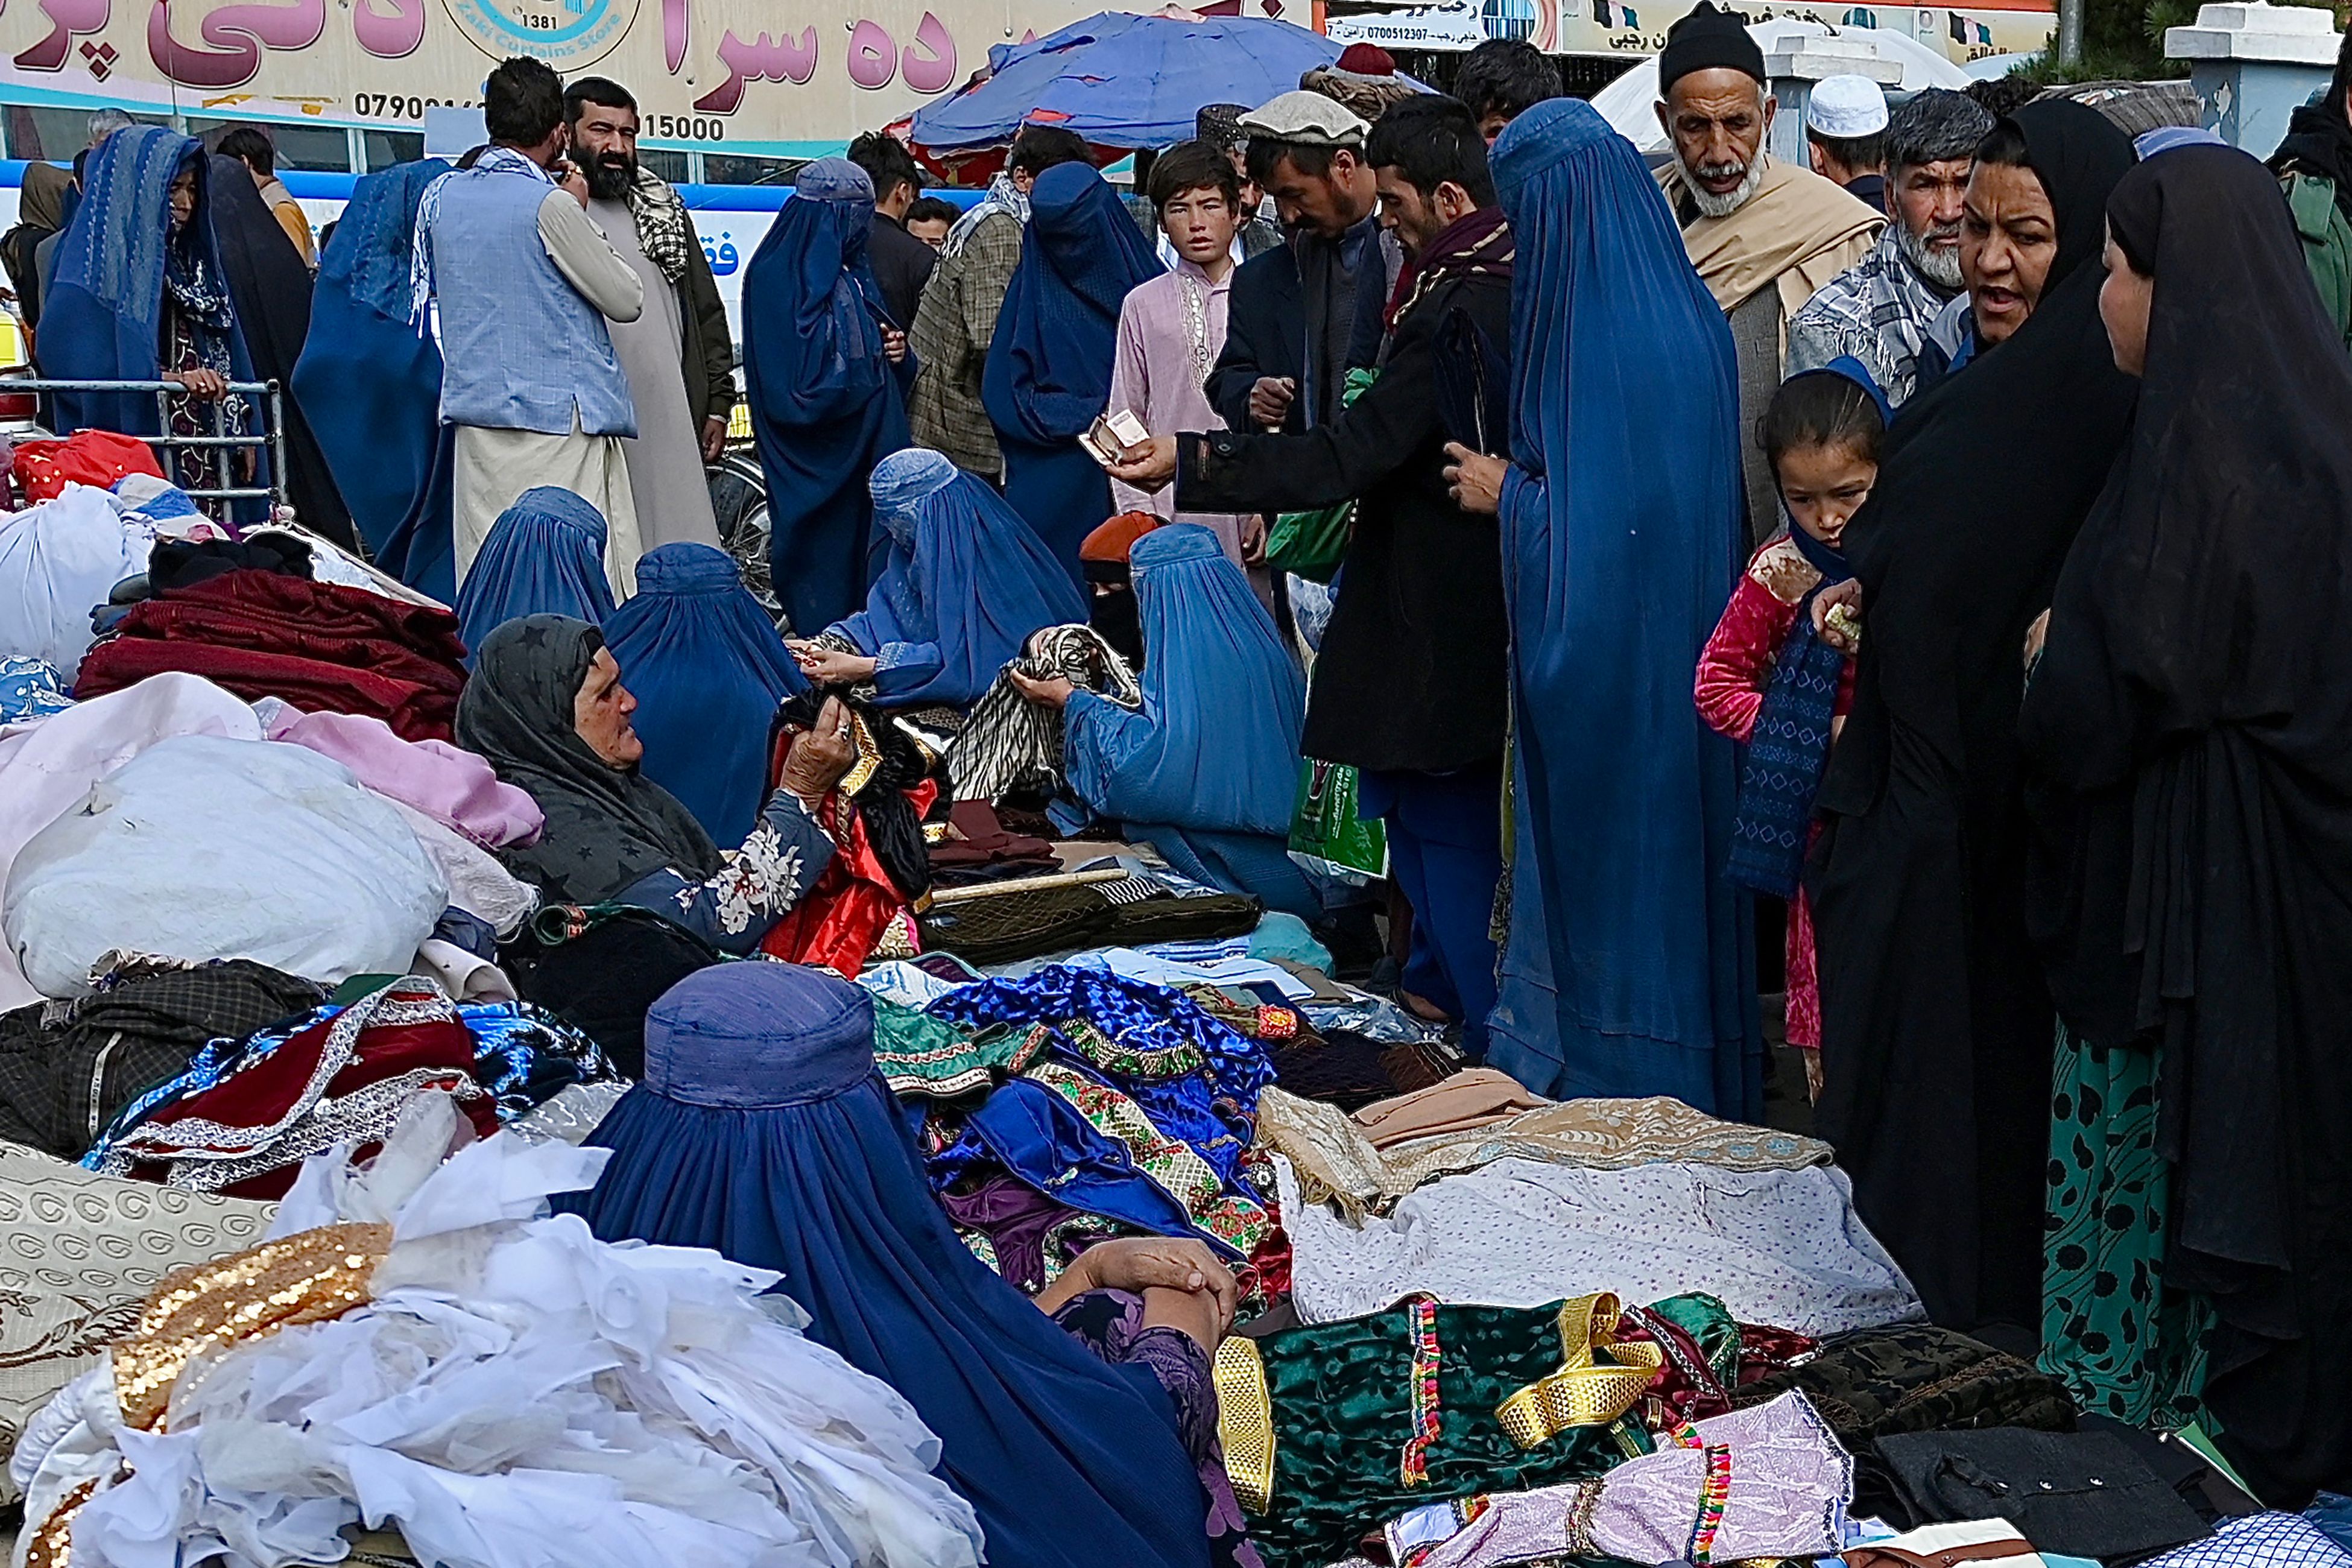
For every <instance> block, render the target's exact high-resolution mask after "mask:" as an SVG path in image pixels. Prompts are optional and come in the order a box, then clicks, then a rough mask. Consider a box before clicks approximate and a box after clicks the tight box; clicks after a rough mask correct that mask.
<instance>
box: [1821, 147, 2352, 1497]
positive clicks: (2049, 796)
mask: <svg viewBox="0 0 2352 1568" xmlns="http://www.w3.org/2000/svg"><path fill="white" fill-rule="evenodd" d="M2028 112H2031V111H2030V110H2029V111H2028ZM2021 118H2022V117H2021ZM2106 217H2107V245H2106V271H2105V283H2104V287H2103V288H2102V289H2101V290H2100V292H2099V296H2098V305H2099V309H2100V311H2101V314H2102V315H2103V316H2104V317H2105V327H2106V332H2105V337H2106V340H2107V342H2108V343H2110V344H2111V345H2112V350H2113V354H2114V363H2115V365H2116V368H2117V369H2118V370H2119V371H2121V372H2122V373H2123V374H2126V375H2130V376H2137V378H2138V380H2139V401H2138V407H2137V413H2136V414H2135V415H2134V416H2133V418H2132V423H2131V426H2130V430H2129V434H2128V437H2127V438H2126V441H2125V443H2124V446H2123V452H2122V457H2121V459H2120V461H2118V462H2117V464H2116V468H2115V470H2114V472H2113V473H2112V474H2111V475H2110V476H2109V477H2108V479H2107V481H2106V487H2105V489H2104V491H2102V492H2101V493H2100V495H2099V497H2098V500H2097V503H2096V504H2095V506H2094V507H2093V508H2092V509H2091V512H2090V515H2089V517H2088V518H2087V519H2086V520H2085V521H2084V523H2083V525H2082V531H2081V532H2080V534H2079V535H2078V536H2077V537H2076V538H2075V540H2074V548H2073V550H2072V551H2071V552H2069V553H2068V554H2067V556H2066V560H2065V568H2064V570H2063V573H2061V574H2060V575H2059V578H2058V583H2057V590H2056V595H2055V598H2054V601H2053V604H2052V606H2051V608H2050V610H2049V612H2048V615H2047V620H2046V626H2047V637H2046V640H2042V639H2041V638H2040V637H2036V636H2031V635H2030V637H2029V640H2028V644H2027V647H2026V650H2025V651H2026V653H2027V656H2028V658H2029V660H2030V661H2032V674H2031V678H2030V685H2029V686H2028V689H2027V691H2026V695H2025V701H2024V706H2023V709H2022V710H2021V714H2020V717H2019V731H2020V736H2021V742H2022V744H2023V748H2024V753H2025V764H2026V767H2027V768H2028V770H2029V781H2030V782H2029V795H2028V800H2029V804H2030V805H2031V806H2032V811H2033V817H2034V822H2035V826H2037V828H2038V829H2039V830H2040V831H2039V833H2038V835H2037V838H2036V843H2035V850H2036V855H2035V858H2034V862H2033V871H2034V879H2033V881H2032V885H2031V890H2032V904H2031V906H2030V909H2029V916H2030V918H2031V920H2032V923H2033V927H2034V936H2035V939H2036V942H2037V943H2038V945H2039V946H2040V947H2041V949H2042V953H2043V955H2044V957H2045V958H2046V959H2047V961H2048V963H2049V966H2050V968H2049V973H2050V979H2051V985H2052V989H2053V993H2054V994H2055V996H2056V1000H2057V1006H2058V1013H2059V1016H2060V1019H2061V1020H2062V1023H2061V1027H2060V1031H2059V1038H2058V1071H2057V1074H2056V1079H2055V1086H2056V1112H2057V1114H2056V1118H2055V1121H2054V1124H2053V1128H2052V1131H2051V1138H2050V1144H2049V1151H2048V1152H2049V1155H2050V1172H2051V1179H2052V1181H2053V1187H2052V1190H2051V1221H2050V1224H2051V1229H2050V1232H2049V1247H2048V1257H2047V1259H2046V1264H2045V1267H2046V1270H2047V1272H2046V1273H2045V1275H2044V1279H2045V1294H2044V1297H2043V1301H2042V1310H2043V1317H2042V1332H2043V1345H2044V1350H2043V1352H2042V1357H2043V1364H2044V1365H2045V1366H2048V1367H2050V1368H2052V1369H2053V1370H2054V1371H2057V1372H2060V1373H2063V1375H2064V1376H2065V1378H2066V1379H2067V1382H2068V1383H2069V1384H2070V1385H2071V1386H2072V1387H2073V1389H2074V1393H2075V1394H2076V1396H2077V1398H2078V1399H2079V1400H2080V1401H2081V1403H2082V1405H2083V1407H2084V1409H2085V1410H2088V1411H2096V1412H2097V1413H2099V1414H2102V1415H2113V1416H2115V1417H2116V1418H2118V1419H2121V1420H2124V1421H2126V1422H2128V1423H2130V1424H2132V1425H2135V1426H2145V1425H2148V1424H2151V1423H2154V1424H2158V1425H2166V1426H2170V1425H2177V1424H2179V1422H2180V1421H2181V1420H2182V1419H2184V1418H2186V1417H2187V1416H2189V1415H2193V1414H2195V1411H2196V1404H2197V1397H2198V1394H2199V1393H2200V1382H2201V1385H2202V1387H2201V1392H2202V1400H2203V1404H2204V1405H2205V1407H2206V1408H2207V1409H2208V1410H2210V1413H2211V1416H2212V1418H2213V1425H2214V1426H2216V1427H2217V1428H2218V1430H2219V1432H2220V1434H2221V1445H2222V1447H2223V1448H2224V1450H2225V1451H2226V1453H2227V1454H2228V1456H2229V1458H2231V1461H2232V1462H2233V1463H2234V1464H2235V1465H2236V1467H2237V1468H2238V1470H2239V1472H2240V1473H2241V1474H2242V1475H2243V1476H2244V1477H2245V1478H2246V1479H2247V1480H2248V1481H2249V1482H2250V1483H2251V1484H2252V1487H2253V1489H2254V1490H2255V1491H2256V1492H2257V1493H2258V1494H2260V1495H2261V1496H2262V1497H2263V1499H2264V1500H2267V1501H2270V1502H2272V1503H2273V1504H2276V1505H2280V1506H2285V1507H2297V1506H2300V1505H2301V1502H2302V1501H2303V1500H2305V1499H2306V1498H2308V1497H2309V1496H2310V1494H2311V1492H2312V1489H2314V1488H2315V1487H2321V1486H2333V1485H2335V1484H2336V1483H2337V1482H2338V1481H2340V1479H2342V1478H2343V1477H2344V1476H2345V1475H2346V1474H2347V1471H2352V1337H2347V1334H2346V1332H2345V1327H2346V1314H2347V1310H2348V1309H2347V1304H2352V1205H2347V1203H2346V1201H2345V1194H2346V1193H2347V1190H2352V1141H2347V1135H2346V1128H2347V1126H2352V966H2347V963H2346V954H2347V952H2352V901H2347V889H2352V805H2347V803H2352V742H2347V736H2352V647H2347V643H2346V641H2345V633H2344V626H2345V624H2346V619H2347V614H2352V605H2347V592H2352V453H2347V449H2346V447H2345V443H2344V435H2345V432H2346V431H2347V429H2352V363H2347V360H2346V358H2345V355H2344V351H2343V345H2342V342H2340V340H2339V339H2338V338H2337V337H2336V333H2335V331H2334V329H2333V327H2332V324H2331V323H2330V321H2328V319H2327V315H2326V310H2325V309H2324V308H2323V307H2322V305H2321V303H2320V300H2319V298H2318V296H2317V295H2316V293H2315V291H2314V290H2313V289H2312V288H2311V286H2310V282H2309V279H2308V276H2307V274H2306V270H2305V264H2304V260H2303V257H2302V253H2301V249H2300V242H2299V241H2298V239H2297V237H2296V234H2295V230H2294V223H2293V220H2292V218H2291V216H2290V215H2289V214H2288V212H2287V211H2286V209H2285V208H2284V205H2282V204H2281V203H2280V201H2279V198H2278V187H2277V184H2276V183H2275V181H2274V180H2273V177H2272V176H2271V175H2270V174H2268V173H2267V172H2265V171H2264V170H2263V168H2262V166H2261V165H2259V164H2257V163H2255V162H2254V161H2253V160H2252V159H2251V158H2249V157H2247V156H2245V155H2244V154H2243V153H2239V152H2237V151H2235V150H2233V149H2230V148H2223V147H2208V146H2194V147H2183V148H2178V149H2175V150H2173V151H2170V152H2165V153H2158V154H2157V155H2156V156H2154V157H2152V158H2150V159H2149V160H2148V161H2147V163H2143V164H2141V165H2139V166H2138V167H2137V168H2136V169H2134V170H2133V171H2132V172H2131V173H2130V174H2127V175H2126V176H2125V177H2124V179H2123V180H2122V182H2121V183H2120V184H2117V185H2116V188H2115V194H2114V195H2112V196H2110V197H2109V198H2108V200H2107V202H2106ZM2084 272H2085V273H2086V274H2091V275H2092V276H2094V277H2095V276H2096V269H2095V268H2091V267H2087V266H2086V267H2085V268H2084ZM2004 352H2006V351H2004ZM1998 363H2000V356H1999V355H1995V356H1993V357H1992V358H1991V359H1989V360H1988V361H1987V362H1986V369H1987V370H1988V371H1990V369H1991V368H1992V367H1993V366H1994V365H1996V364H1998ZM1969 374H1978V373H1975V372H1971V373H1969ZM1964 380H1965V378H1964ZM1872 615H1873V616H1874V617H1875V616H1876V611H1875V609H1874V610H1873V611H1872ZM2041 631H2042V624H2041V623H2037V624H2036V626H2034V628H2033V632H2034V633H2035V634H2038V633H2040V632H2041ZM1871 635H1875V633H1874V632H1873V633H1872V634H1871ZM2036 642H2039V644H2040V647H2039V651H2038V655H2037V653H2036V649H2035V647H2034V644H2035V643H2036ZM2008 651H2009V653H2010V654H2011V657H2015V655H2016V652H2017V650H2016V649H2014V648H2011V649H2010V650H2008ZM1865 657H1867V656H1866V655H1865ZM2103 1276H2105V1277H2111V1279H2112V1281H2113V1283H2102V1277H2103ZM2208 1324H2210V1328H2208V1327H2207V1325H2208ZM2208 1367H2210V1373H2207V1370H2206V1369H2207V1368H2208Z"/></svg>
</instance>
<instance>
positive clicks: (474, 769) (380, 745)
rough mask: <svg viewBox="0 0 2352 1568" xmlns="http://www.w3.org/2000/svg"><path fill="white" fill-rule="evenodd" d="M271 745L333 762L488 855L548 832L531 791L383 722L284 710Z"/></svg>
mask: <svg viewBox="0 0 2352 1568" xmlns="http://www.w3.org/2000/svg"><path fill="white" fill-rule="evenodd" d="M268 733H269V739H271V740H273V741H286V742H291V743H293V744H294V745H297V746H302V747H305V748H307V749H309V750H310V751H313V752H319V753H320V754H321V755H323V756H329V757H332V758H333V759H334V760H335V761H337V762H339V763H342V764H343V766H345V767H347V768H349V769H351V770H352V773H356V774H358V775H359V780H360V783H362V784H365V785H367V787H368V788H370V789H372V790H373V791H375V792H376V794H378V795H384V796H387V797H389V798H390V799H393V800H396V801H399V802H400V803H401V804H402V805H408V806H413V807H415V809H416V810H418V811H421V812H423V813H424V814H425V816H429V817H431V818H433V819H434V820H435V821H436V822H439V823H441V824H442V825H444V826H446V827H448V828H450V829H451V830H453V831H454V832H457V833H460V834H463V835H464V836H465V837H467V838H470V839H472V840H473V841H474V842H475V843H477V844H478V845H480V846H481V847H484V848H485V849H497V848H500V847H504V846H507V845H509V844H530V843H533V842H535V841H536V840H537V839H538V837H539V830H540V829H541V827H543V826H546V818H545V817H544V816H541V814H540V809H539V803H538V802H537V801H535V800H533V799H531V798H530V793H529V792H528V791H526V790H520V789H517V788H516V787H515V786H514V785H512V784H500V783H499V775H498V774H497V773H495V772H493V771H492V770H491V768H490V764H489V763H486V762H484V761H483V760H482V759H481V758H480V757H478V756H476V755H475V754H474V753H473V752H467V751H461V750H459V749H458V748H457V747H456V746H452V745H450V744H448V743H447V742H443V741H404V740H402V739H401V738H400V737H399V736H398V735H396V734H394V733H393V731H392V726H390V725H389V724H386V723H385V722H384V721H383V720H381V719H370V718H365V717H362V716H360V715H357V714H351V713H298V712H296V711H295V710H292V709H290V708H289V709H287V710H283V711H282V712H281V713H280V714H279V715H278V718H277V719H276V720H275V721H272V722H271V723H270V725H269V731H268Z"/></svg>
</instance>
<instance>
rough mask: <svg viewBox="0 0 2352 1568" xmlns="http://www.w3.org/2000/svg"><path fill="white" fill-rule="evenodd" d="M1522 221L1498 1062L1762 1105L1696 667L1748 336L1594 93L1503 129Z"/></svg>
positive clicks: (1733, 494) (1726, 763)
mask: <svg viewBox="0 0 2352 1568" xmlns="http://www.w3.org/2000/svg"><path fill="white" fill-rule="evenodd" d="M1493 165H1494V173H1495V183H1496V189H1497V191H1498V193H1499V195H1500V196H1501V199H1502V203H1503V206H1504V208H1505V210H1506V211H1507V213H1508V214H1509V216H1510V222H1511V228H1512V232H1513V235H1514V236H1515V237H1516V240H1517V268H1516V274H1515V277H1514V279H1513V286H1512V294H1511V325H1512V331H1511V336H1512V341H1513V344H1514V347H1515V350H1516V354H1515V362H1516V363H1514V365H1513V369H1512V377H1513V381H1512V397H1511V426H1512V432H1511V435H1512V438H1511V457H1512V462H1513V467H1512V469H1511V471H1510V474H1509V477H1508V478H1507V479H1506V481H1505V485H1504V490H1503V504H1502V517H1501V526H1502V530H1503V571H1504V580H1505V581H1504V588H1505V595H1506V602H1507V605H1508V607H1509V612H1510V616H1511V638H1512V664H1513V668H1512V681H1513V698H1514V705H1515V711H1516V713H1517V768H1518V772H1517V813H1518V815H1517V822H1518V828H1519V834H1518V844H1517V854H1516V856H1515V859H1514V865H1515V882H1514V891H1515V893H1517V895H1518V897H1517V899H1516V900H1515V910H1514V916H1513V921H1512V926H1511V936H1510V942H1509V946H1508V949H1507V952H1506V954H1505V958H1504V964H1503V986H1502V993H1503V994H1502V999H1501V1003H1500V1005H1498V1007H1497V1009H1496V1016H1495V1021H1494V1028H1493V1032H1492V1037H1491V1038H1490V1041H1489V1044H1488V1057H1487V1059H1488V1060H1489V1061H1490V1062H1491V1063H1492V1064H1493V1065H1495V1066H1496V1067H1499V1068H1503V1069H1504V1070H1506V1071H1507V1072H1509V1073H1511V1074H1512V1076H1514V1077H1515V1078H1517V1079H1520V1080H1521V1081H1522V1082H1524V1083H1526V1084H1527V1085H1528V1087H1529V1088H1530V1089H1536V1090H1538V1092H1542V1093H1546V1094H1550V1095H1553V1096H1555V1097H1558V1098H1563V1099H1564V1098H1567V1097H1569V1096H1570V1095H1652V1094H1668V1095H1673V1096H1675V1098H1677V1099H1679V1100H1685V1101H1686V1102H1687V1103H1689V1104H1691V1105H1694V1106H1696V1107H1697V1108H1698V1109H1700V1110H1706V1111H1710V1112H1713V1113H1714V1114H1716V1115H1718V1116H1723V1117H1727V1118H1730V1119H1732V1120H1735V1121H1754V1120H1757V1119H1758V1118H1759V1117H1760V1115H1761V1114H1762V1110H1763V1082H1762V1062H1763V1046H1762V1039H1761V1035H1760V1032H1759V1026H1758V1023H1757V1016H1756V988H1755V985H1754V983H1753V970H1754V963H1755V952H1754V943H1753V939H1752V931H1751V928H1752V914H1751V910H1750V909H1749V906H1748V898H1747V895H1746V894H1745V893H1743V892H1741V891H1739V890H1738V889H1734V888H1733V887H1731V886H1730V885H1729V884H1728V883H1727V882H1726V881H1725V879H1724V876H1723V870H1724V864H1725V860H1726V858H1727V853H1728V850H1729V847H1730V839H1731V825H1732V806H1733V800H1734V796H1735V793H1736V789H1737V784H1738V777H1737V772H1736V767H1737V764H1736V763H1735V760H1734V756H1733V751H1732V746H1731V742H1728V741H1727V740H1725V739H1723V738H1722V737H1721V736H1718V735H1717V734H1715V733H1714V732H1713V731H1711V730H1709V729H1708V728H1707V727H1706V724H1705V723H1704V722H1703V721H1701V720H1700V719H1699V717H1698V714H1697V711H1696V709H1694V708H1693V707H1692V705H1691V672H1692V670H1693V669H1694V668H1696V663H1697V659H1698V655H1699V650H1700V649H1701V647H1704V646H1705V644H1706V638H1707V637H1708V635H1709V633H1710V632H1711V631H1712V630H1713V629H1714V626H1715V624H1716V620H1717V617H1718V616H1719V615H1720V614H1721V612H1722V609H1723V605H1724V601H1725V600H1726V599H1727V598H1728V597H1729V596H1730V593H1731V588H1732V584H1733V583H1734V581H1735V580H1736V579H1737V576H1738V572H1739V570H1740V566H1741V562H1742V558H1743V555H1744V550H1743V546H1744V544H1745V538H1744V533H1745V522H1744V516H1743V508H1742V500H1741V489H1740V470H1739V430H1738V392H1737V387H1736V383H1735V376H1734V371H1733V360H1732V346H1731V334H1730V331H1729V329H1728V328H1727V326H1726V325H1725V322H1724V319H1723V312H1722V310H1720V309H1719V308H1718V307H1717V305H1716V303H1715V301H1714V300H1713V299H1712V298H1711V297H1710V296H1709V295H1708V294H1707V292H1706V289H1705V288H1704V287H1702V286H1701V284H1700V283H1699V280H1698V277H1697V275H1696V273H1695V272H1694V271H1693V270H1692V268H1691V264H1690V260H1689V258H1688V256H1687V254H1686V253H1685V250H1684V247H1683V242H1682V237H1681V235H1680V233H1679V232H1678V231H1677V230H1676V228H1675V223H1674V217H1673V215H1672V214H1671V213H1670V212H1669V211H1668V210H1667V207H1666V203H1665V200H1664V196H1663V195H1661V193H1660V192H1659V189H1658V186H1657V183H1656V181H1654V179H1652V178H1651V176H1650V174H1649V172H1648V170H1646V169H1645V168H1644V167H1643V163H1642V159H1641V156H1640V154H1639V153H1636V152H1635V151H1634V150H1633V144H1632V143H1631V142H1627V141H1626V140H1625V139H1624V138H1623V137H1622V136H1620V135H1618V134H1617V133H1616V132H1614V131H1612V130H1611V129H1610V128H1609V126H1608V124H1607V122H1606V121H1603V120H1602V119H1601V116H1600V115H1599V114H1598V113H1596V112H1595V111H1594V110H1592V109H1591V106H1590V105H1588V104H1585V103H1581V102H1578V101H1574V100H1554V101H1552V102H1549V103H1544V104H1538V105H1537V106H1536V107H1535V108H1534V109H1532V110H1528V112H1527V113H1526V114H1524V115H1522V116H1520V117H1519V118H1518V119H1517V121H1513V122H1512V124H1511V125H1510V127H1509V128H1508V129H1507V131H1505V132H1504V133H1503V135H1502V137H1501V138H1500V139H1499V140H1498V141H1497V142H1496V145H1495V151H1494V157H1493Z"/></svg>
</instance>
